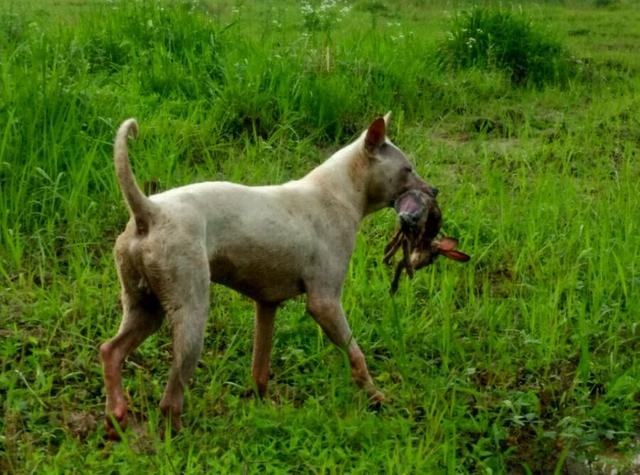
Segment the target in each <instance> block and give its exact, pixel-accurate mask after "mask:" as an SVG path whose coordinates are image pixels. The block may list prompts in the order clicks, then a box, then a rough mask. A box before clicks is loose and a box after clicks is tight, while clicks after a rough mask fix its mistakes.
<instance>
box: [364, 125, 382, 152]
mask: <svg viewBox="0 0 640 475" xmlns="http://www.w3.org/2000/svg"><path fill="white" fill-rule="evenodd" d="M386 134H387V128H386V126H385V123H384V119H383V118H382V117H378V118H377V119H376V120H374V121H373V122H372V123H371V125H370V126H369V128H368V129H367V135H366V136H365V138H364V148H365V149H366V151H367V152H369V153H373V152H374V151H375V150H376V149H377V148H378V147H380V146H381V145H382V144H383V143H384V140H385V136H386Z"/></svg>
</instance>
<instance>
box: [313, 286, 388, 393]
mask: <svg viewBox="0 0 640 475" xmlns="http://www.w3.org/2000/svg"><path fill="white" fill-rule="evenodd" d="M307 310H308V311H309V313H310V314H311V316H312V317H313V318H314V320H315V321H316V322H318V325H320V327H321V328H322V329H323V330H324V332H325V334H326V335H327V336H328V337H329V339H330V340H331V341H332V342H333V343H334V344H335V345H336V346H337V347H338V348H340V349H342V350H344V351H346V352H347V355H348V356H349V362H350V364H351V376H352V377H353V379H354V380H355V382H356V383H357V384H358V386H360V387H361V388H362V389H364V390H365V391H366V392H367V394H368V395H369V398H370V400H371V402H373V403H376V404H377V403H381V402H382V401H384V394H383V393H382V392H380V391H379V390H378V389H377V388H376V387H375V385H374V384H373V380H372V379H371V376H370V375H369V370H368V368H367V363H366V361H365V357H364V354H363V353H362V350H360V347H359V346H358V344H357V343H356V340H355V338H353V335H352V333H351V329H350V328H349V323H347V319H346V317H345V315H344V310H343V309H342V304H341V303H340V300H339V299H337V298H335V297H318V296H313V295H309V300H308V301H307Z"/></svg>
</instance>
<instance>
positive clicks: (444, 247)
mask: <svg viewBox="0 0 640 475" xmlns="http://www.w3.org/2000/svg"><path fill="white" fill-rule="evenodd" d="M457 245H458V240H457V239H456V238H452V237H443V238H442V239H439V240H438V251H440V252H447V251H453V250H454V249H455V248H456V246H457Z"/></svg>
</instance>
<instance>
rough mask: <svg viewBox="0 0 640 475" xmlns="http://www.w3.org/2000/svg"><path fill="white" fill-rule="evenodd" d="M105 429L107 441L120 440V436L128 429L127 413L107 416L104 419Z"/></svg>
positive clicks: (115, 413)
mask: <svg viewBox="0 0 640 475" xmlns="http://www.w3.org/2000/svg"><path fill="white" fill-rule="evenodd" d="M104 428H105V432H106V437H107V439H109V440H115V441H117V440H120V439H121V436H120V434H122V432H124V430H125V429H126V428H127V411H126V410H125V411H124V412H114V413H113V414H107V415H106V416H105V418H104Z"/></svg>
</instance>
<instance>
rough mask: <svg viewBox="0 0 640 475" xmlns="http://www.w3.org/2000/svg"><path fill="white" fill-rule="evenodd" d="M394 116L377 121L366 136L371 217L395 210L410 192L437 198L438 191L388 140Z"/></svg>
mask: <svg viewBox="0 0 640 475" xmlns="http://www.w3.org/2000/svg"><path fill="white" fill-rule="evenodd" d="M390 118H391V113H387V115H385V116H384V117H378V118H377V119H375V120H374V121H373V122H372V123H371V125H370V126H369V128H368V129H367V130H366V132H364V133H363V135H362V147H363V153H364V155H365V156H366V159H367V161H368V165H369V166H368V174H367V180H366V193H367V209H366V212H367V213H371V212H373V211H376V210H378V209H381V208H384V207H387V206H394V203H395V201H396V199H397V198H398V197H399V196H400V195H402V194H403V193H405V192H407V191H409V190H420V191H422V192H424V193H426V194H427V195H429V196H431V197H433V198H435V196H436V195H437V194H438V190H437V189H436V188H434V187H433V186H431V185H429V184H428V183H427V182H425V181H424V180H423V179H422V178H421V177H420V176H419V175H418V174H417V173H416V169H415V167H414V166H413V164H412V163H411V162H410V161H409V159H407V157H406V156H405V154H404V153H403V152H402V150H400V149H399V148H398V147H396V146H395V145H394V144H393V143H392V142H391V141H390V140H389V139H388V138H387V129H388V127H389V121H390Z"/></svg>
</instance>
